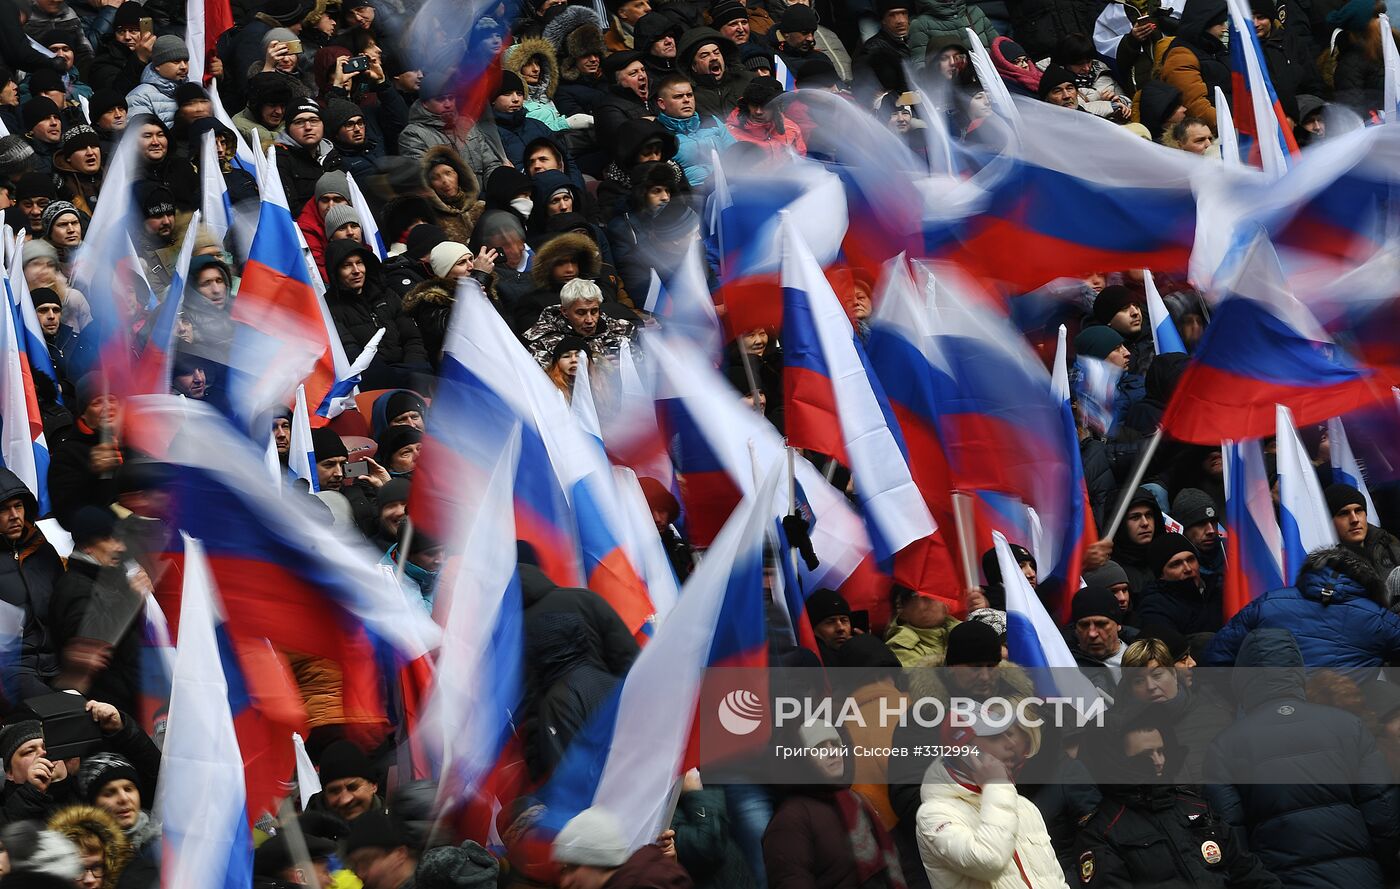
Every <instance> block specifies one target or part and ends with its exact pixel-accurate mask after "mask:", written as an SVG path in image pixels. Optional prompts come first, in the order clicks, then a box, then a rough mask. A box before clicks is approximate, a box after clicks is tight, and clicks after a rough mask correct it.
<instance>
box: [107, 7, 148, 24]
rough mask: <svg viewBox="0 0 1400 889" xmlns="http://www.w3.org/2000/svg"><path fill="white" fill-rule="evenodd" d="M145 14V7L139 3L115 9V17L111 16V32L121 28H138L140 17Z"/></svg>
mask: <svg viewBox="0 0 1400 889" xmlns="http://www.w3.org/2000/svg"><path fill="white" fill-rule="evenodd" d="M145 14H146V7H145V6H143V5H142V4H140V3H123V4H122V5H120V6H118V7H117V12H116V15H114V16H112V28H113V30H119V29H121V28H123V27H127V28H135V27H138V26H140V24H141V17H142V16H144V15H145Z"/></svg>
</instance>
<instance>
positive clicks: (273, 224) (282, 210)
mask: <svg viewBox="0 0 1400 889" xmlns="http://www.w3.org/2000/svg"><path fill="white" fill-rule="evenodd" d="M265 172H266V175H264V176H263V177H262V181H261V182H260V184H259V188H260V190H261V193H262V211H261V214H260V215H259V216H258V228H257V231H256V233H255V234H254V235H253V244H252V247H250V248H249V250H248V262H247V263H245V264H244V266H243V278H242V280H241V281H240V283H239V287H238V298H237V299H236V300H234V302H233V320H235V321H239V322H242V323H244V324H247V325H248V326H250V327H252V328H254V329H255V330H257V331H259V332H261V333H263V334H265V335H266V336H269V337H272V338H274V339H285V338H286V337H287V335H288V334H289V333H290V334H292V335H294V336H296V337H298V338H300V339H303V340H306V341H308V342H310V343H311V344H313V348H315V350H316V353H317V358H316V364H315V366H314V368H313V369H312V371H311V374H310V376H308V377H307V378H306V392H307V404H315V405H317V408H316V411H315V414H316V417H315V419H313V420H312V421H311V422H312V424H313V425H316V426H324V425H325V424H326V423H328V422H330V419H329V418H330V417H332V416H334V415H335V413H338V411H335V412H332V408H333V407H334V405H333V404H332V399H333V398H335V397H344V396H346V395H349V394H350V393H351V392H352V391H353V389H354V385H355V384H354V382H350V384H349V386H348V387H347V386H345V385H343V384H342V385H340V386H337V383H338V382H340V381H349V380H351V378H352V376H353V374H352V372H351V367H350V361H349V359H347V358H346V356H345V349H344V347H343V346H342V345H341V342H340V336H339V334H337V333H336V330H335V322H334V321H332V320H331V316H330V310H329V309H328V308H327V307H326V300H325V297H324V295H323V294H322V293H321V292H320V291H319V290H318V288H317V285H318V284H319V283H320V277H319V276H316V277H315V283H313V276H312V275H311V273H310V271H309V269H308V268H307V265H306V259H305V257H303V255H302V251H301V247H300V244H301V232H300V231H299V230H298V229H297V226H296V223H295V222H294V221H293V219H292V213H291V210H289V209H288V207H287V196H286V194H285V192H284V191H283V190H282V180H281V178H280V177H279V176H278V174H277V150H276V148H275V147H273V148H269V149H268V151H267V165H266V167H265Z"/></svg>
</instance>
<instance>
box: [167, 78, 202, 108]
mask: <svg viewBox="0 0 1400 889" xmlns="http://www.w3.org/2000/svg"><path fill="white" fill-rule="evenodd" d="M201 99H203V100H204V101H206V102H207V101H209V94H208V93H207V92H205V91H204V87H202V86H200V85H199V84H197V83H191V82H188V81H187V82H185V83H182V84H180V85H179V86H177V87H175V107H177V108H183V107H184V106H186V105H188V104H190V103H191V102H198V101H199V100H201Z"/></svg>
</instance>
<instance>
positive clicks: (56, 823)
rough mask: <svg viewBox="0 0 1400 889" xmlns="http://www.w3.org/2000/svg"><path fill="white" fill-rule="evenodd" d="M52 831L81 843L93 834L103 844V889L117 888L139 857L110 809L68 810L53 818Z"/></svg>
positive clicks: (50, 819) (79, 808) (54, 815)
mask: <svg viewBox="0 0 1400 889" xmlns="http://www.w3.org/2000/svg"><path fill="white" fill-rule="evenodd" d="M49 830H52V831H56V832H57V833H61V834H63V835H64V836H66V837H68V839H70V840H73V841H74V843H75V844H76V843H77V838H78V837H79V836H81V835H83V834H92V835H94V836H96V837H97V840H98V842H100V843H101V844H102V865H103V868H104V869H105V873H104V874H103V877H102V889H112V887H114V886H116V885H117V880H118V879H119V878H120V877H121V875H122V871H123V870H125V869H126V865H127V862H129V861H130V860H131V857H132V856H133V855H134V854H135V850H134V849H133V848H132V847H131V841H130V840H128V839H127V837H126V834H125V833H124V832H123V831H122V829H121V825H119V824H117V819H116V818H113V817H112V815H111V814H109V813H108V812H107V810H106V809H99V808H98V807H97V806H68V807H67V808H63V809H59V810H58V811H57V812H54V813H53V815H52V816H51V817H50V818H49Z"/></svg>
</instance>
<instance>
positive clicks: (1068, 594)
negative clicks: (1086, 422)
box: [1003, 324, 1097, 620]
mask: <svg viewBox="0 0 1400 889" xmlns="http://www.w3.org/2000/svg"><path fill="white" fill-rule="evenodd" d="M1065 337H1066V331H1065V326H1064V325H1063V324H1061V325H1060V336H1059V343H1058V345H1057V346H1056V349H1055V366H1054V371H1053V372H1052V373H1051V376H1050V388H1051V391H1052V392H1054V394H1055V397H1057V398H1059V400H1060V418H1061V420H1062V421H1063V424H1064V425H1063V428H1062V434H1063V436H1064V438H1063V441H1062V446H1063V448H1064V450H1063V452H1062V453H1063V454H1064V457H1065V462H1066V463H1067V464H1068V467H1069V477H1068V479H1067V480H1066V490H1065V492H1064V502H1065V503H1067V504H1068V510H1067V515H1066V520H1065V521H1064V523H1063V524H1061V525H1050V526H1049V533H1050V534H1051V535H1052V537H1054V538H1057V539H1056V541H1055V547H1054V550H1053V552H1054V553H1055V554H1056V558H1054V559H1047V560H1046V561H1047V562H1048V568H1047V570H1046V571H1045V572H1044V573H1043V574H1042V575H1041V577H1040V584H1039V587H1040V589H1039V592H1040V595H1041V596H1042V597H1043V598H1044V599H1045V600H1046V601H1048V602H1050V603H1051V607H1052V608H1053V609H1055V611H1056V616H1057V617H1058V618H1060V619H1061V620H1064V619H1066V618H1068V617H1069V605H1070V599H1071V598H1072V597H1073V596H1074V594H1075V592H1076V591H1077V590H1078V589H1079V584H1080V576H1079V572H1080V567H1081V565H1082V564H1083V559H1084V548H1085V547H1086V546H1088V545H1089V544H1090V543H1091V542H1093V540H1094V539H1095V537H1097V534H1096V532H1095V528H1094V513H1093V512H1092V511H1091V510H1090V509H1089V492H1088V489H1087V488H1086V487H1085V483H1084V466H1083V463H1082V462H1081V460H1080V456H1079V429H1078V427H1077V426H1076V425H1075V422H1074V408H1073V406H1072V405H1071V404H1070V391H1069V365H1068V361H1069V349H1068V346H1067V344H1066V342H1065ZM1061 529H1063V530H1061ZM1037 556H1039V553H1037ZM1003 576H1004V575H1003Z"/></svg>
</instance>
